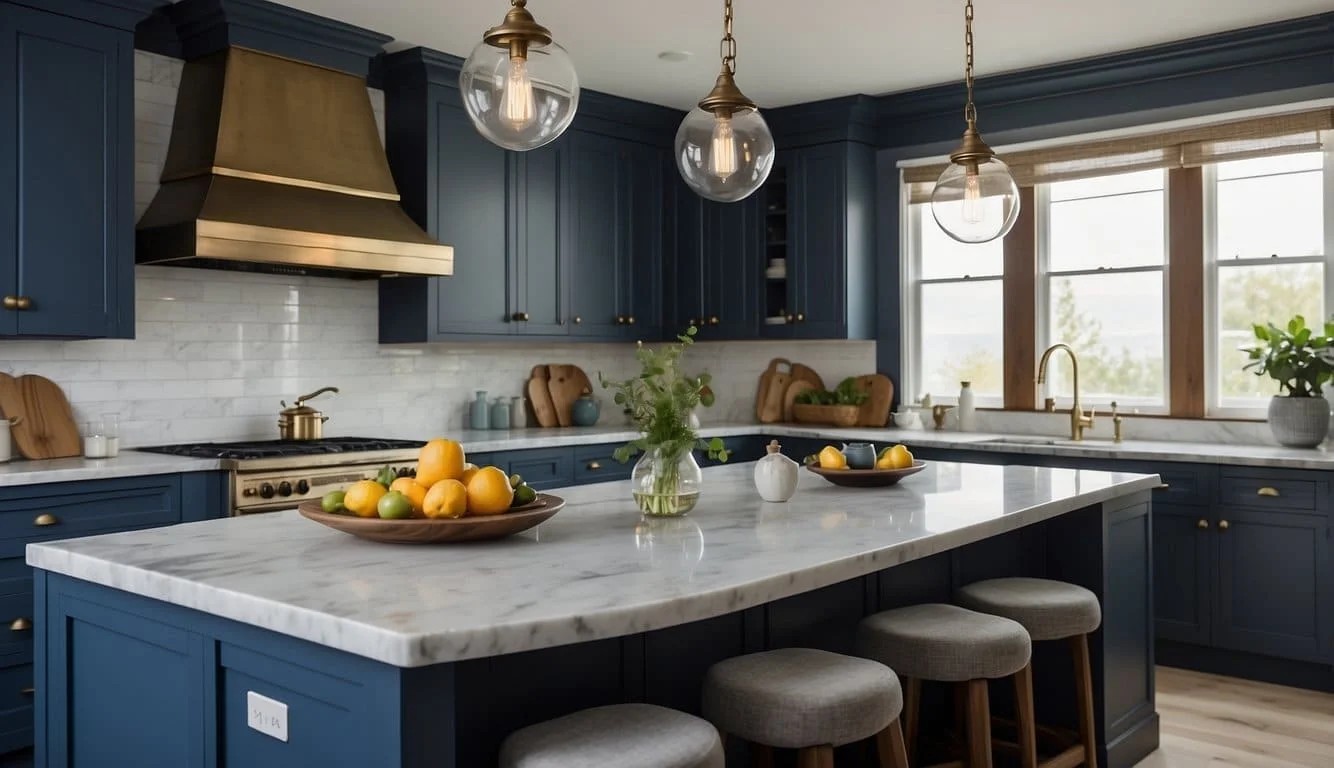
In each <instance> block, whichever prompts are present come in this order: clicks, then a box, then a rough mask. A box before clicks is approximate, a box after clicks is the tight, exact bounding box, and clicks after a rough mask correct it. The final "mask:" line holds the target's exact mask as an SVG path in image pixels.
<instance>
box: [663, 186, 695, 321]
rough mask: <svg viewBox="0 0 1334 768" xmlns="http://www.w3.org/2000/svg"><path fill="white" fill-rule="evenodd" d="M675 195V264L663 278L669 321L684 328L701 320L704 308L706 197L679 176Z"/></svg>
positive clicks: (674, 190) (672, 260) (672, 261)
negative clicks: (669, 309) (667, 296)
mask: <svg viewBox="0 0 1334 768" xmlns="http://www.w3.org/2000/svg"><path fill="white" fill-rule="evenodd" d="M673 197H674V201H675V204H674V206H673V208H674V213H675V217H674V218H675V222H674V232H673V234H674V236H675V241H676V242H675V246H676V247H675V248H674V249H673V252H672V254H671V264H672V268H671V269H670V270H667V271H666V272H665V273H664V278H663V279H664V280H665V281H666V283H667V291H668V294H669V295H670V297H671V299H670V300H671V305H670V306H671V312H670V316H669V317H668V322H669V323H670V325H671V326H672V327H673V328H677V329H683V328H685V327H686V326H688V325H690V324H691V323H699V322H700V318H702V317H704V312H705V310H704V282H705V281H704V219H703V214H704V201H702V200H701V199H700V198H699V196H698V195H696V194H695V193H694V192H691V191H690V189H689V188H687V187H686V185H685V183H684V182H682V181H680V180H679V179H678V180H676V182H675V184H674V188H673Z"/></svg>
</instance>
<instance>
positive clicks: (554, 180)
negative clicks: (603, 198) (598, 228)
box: [513, 141, 568, 336]
mask: <svg viewBox="0 0 1334 768" xmlns="http://www.w3.org/2000/svg"><path fill="white" fill-rule="evenodd" d="M566 147H567V145H566V142H564V141H557V142H556V143H554V144H548V145H547V146H545V147H542V148H541V149H535V150H532V151H531V152H525V153H523V157H522V158H521V162H522V165H521V166H520V167H521V168H522V169H523V183H522V185H521V187H520V188H521V190H522V196H521V197H519V198H518V199H517V200H515V201H514V203H513V206H514V207H513V210H514V211H515V213H516V214H517V222H518V230H517V232H518V239H519V243H518V245H519V252H520V253H521V254H522V255H521V257H520V259H519V263H520V265H521V266H520V273H519V281H518V284H517V285H518V289H517V298H516V303H517V305H518V307H517V309H518V311H520V312H524V313H526V314H527V315H528V319H527V320H525V321H524V322H522V323H521V324H520V325H519V326H518V333H520V334H526V335H537V336H546V335H564V334H566V333H568V331H567V328H566V322H565V321H566V318H565V312H566V305H565V285H566V283H565V278H566V269H565V261H564V253H563V249H562V248H561V232H562V229H563V227H562V224H561V205H562V202H561V201H562V200H563V199H565V197H566V194H567V193H566V192H565V191H564V190H563V189H562V186H561V185H562V184H564V183H565V182H566V179H565V173H566V166H565V163H564V160H565V156H566V153H567V152H568V149H567V148H566Z"/></svg>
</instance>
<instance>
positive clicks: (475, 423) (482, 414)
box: [469, 389, 491, 429]
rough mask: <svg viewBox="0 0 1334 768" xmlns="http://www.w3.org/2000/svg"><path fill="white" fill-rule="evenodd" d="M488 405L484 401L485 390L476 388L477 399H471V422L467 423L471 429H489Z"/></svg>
mask: <svg viewBox="0 0 1334 768" xmlns="http://www.w3.org/2000/svg"><path fill="white" fill-rule="evenodd" d="M489 408H490V406H489V404H488V403H487V402H486V390H484V389H479V390H477V399H476V400H474V401H472V422H471V424H469V426H471V427H472V428H473V429H490V428H491V419H490V410H489Z"/></svg>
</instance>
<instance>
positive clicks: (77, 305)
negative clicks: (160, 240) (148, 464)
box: [0, 5, 134, 336]
mask: <svg viewBox="0 0 1334 768" xmlns="http://www.w3.org/2000/svg"><path fill="white" fill-rule="evenodd" d="M121 37H122V36H121V35H118V34H115V33H111V32H110V31H109V30H107V29H106V28H104V27H101V26H99V25H96V24H90V23H87V22H83V21H77V20H75V19H71V18H68V17H64V16H57V15H54V14H47V13H41V12H37V11H30V10H27V9H24V8H18V7H15V6H11V5H4V6H0V49H3V50H5V51H6V52H8V60H9V63H10V64H11V65H12V67H11V66H7V67H5V68H4V69H5V71H4V73H3V74H0V80H3V81H4V85H3V86H0V89H3V90H0V103H2V104H3V106H0V115H4V117H0V122H4V123H5V127H4V129H3V133H0V147H3V149H0V151H3V152H4V153H5V154H6V158H5V160H4V163H5V164H6V165H9V164H11V163H13V164H15V165H13V166H11V167H7V168H3V169H0V170H3V171H4V180H3V181H0V184H11V183H14V182H16V183H17V186H16V187H10V188H8V189H6V191H5V193H4V194H0V202H3V203H5V204H4V206H3V207H4V208H5V209H6V212H5V213H4V214H3V215H4V216H5V217H6V219H8V220H7V221H6V220H4V219H0V224H3V225H6V226H3V227H0V234H3V237H4V239H5V240H7V241H8V242H6V243H5V244H4V246H3V249H2V250H3V251H4V252H5V255H4V256H3V257H0V266H3V267H5V270H4V272H3V273H0V285H3V292H4V293H5V294H14V295H20V296H26V297H28V298H29V299H31V301H32V308H31V309H29V310H26V311H22V312H9V311H5V312H4V313H3V314H5V315H8V316H9V317H7V318H6V319H5V320H4V321H3V322H4V326H0V332H7V333H17V334H20V335H35V336H106V335H125V336H130V335H133V321H132V320H129V321H128V322H127V323H126V325H128V326H129V327H127V328H124V329H121V328H119V326H120V324H121V318H120V316H119V314H118V312H119V311H120V310H119V302H120V301H121V300H124V301H127V302H129V306H130V307H132V306H133V298H132V296H133V294H132V291H133V270H134V267H133V256H132V253H133V250H132V244H131V240H130V238H131V237H132V229H131V223H130V221H131V219H132V217H133V214H132V212H131V210H130V208H129V203H130V197H129V196H130V195H131V183H132V182H131V181H130V179H131V178H132V176H131V168H130V167H129V166H130V163H131V162H132V157H133V155H132V154H131V152H132V150H131V148H130V145H129V144H128V141H129V139H128V137H127V135H126V134H127V132H129V131H131V130H132V123H131V119H130V114H131V113H130V106H129V104H128V102H127V103H126V104H125V105H122V104H121V101H122V100H127V99H128V98H129V97H128V95H126V94H123V93H122V88H123V87H125V86H124V83H125V82H127V81H128V77H123V76H122V75H123V73H122V71H121V70H122V69H123V68H125V67H128V66H130V65H129V63H128V60H127V59H126V57H128V56H130V55H131V54H132V52H131V50H130V46H129V43H128V38H127V39H125V40H122V39H121ZM122 143H125V144H126V146H124V147H122ZM11 195H12V198H13V199H12V200H11V199H8V198H9V197H10V196H11ZM122 291H124V292H125V294H126V295H125V296H123V297H122V295H121V294H122ZM126 317H127V318H132V314H129V313H128V311H127V314H126Z"/></svg>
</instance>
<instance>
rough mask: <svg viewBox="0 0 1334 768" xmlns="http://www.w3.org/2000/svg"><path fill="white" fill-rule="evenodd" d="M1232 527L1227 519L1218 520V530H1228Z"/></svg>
mask: <svg viewBox="0 0 1334 768" xmlns="http://www.w3.org/2000/svg"><path fill="white" fill-rule="evenodd" d="M1230 527H1232V526H1230V525H1228V522H1227V521H1226V520H1219V521H1218V530H1220V531H1226V530H1227V529H1228V528H1230Z"/></svg>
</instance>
